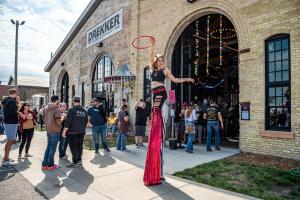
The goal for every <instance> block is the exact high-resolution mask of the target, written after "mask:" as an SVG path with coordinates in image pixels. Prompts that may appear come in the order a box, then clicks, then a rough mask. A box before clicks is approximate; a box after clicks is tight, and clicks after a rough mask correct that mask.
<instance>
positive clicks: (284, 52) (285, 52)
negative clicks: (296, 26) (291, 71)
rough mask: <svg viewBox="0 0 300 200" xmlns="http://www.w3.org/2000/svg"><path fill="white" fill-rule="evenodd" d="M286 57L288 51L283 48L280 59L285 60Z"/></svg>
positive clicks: (287, 56) (287, 57)
mask: <svg viewBox="0 0 300 200" xmlns="http://www.w3.org/2000/svg"><path fill="white" fill-rule="evenodd" d="M276 56H277V52H276ZM276 59H277V58H276ZM287 59H289V51H288V50H284V51H282V60H287Z"/></svg>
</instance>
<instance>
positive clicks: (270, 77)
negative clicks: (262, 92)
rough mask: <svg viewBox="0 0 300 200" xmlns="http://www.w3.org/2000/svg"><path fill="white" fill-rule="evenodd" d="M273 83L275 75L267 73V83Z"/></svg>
mask: <svg viewBox="0 0 300 200" xmlns="http://www.w3.org/2000/svg"><path fill="white" fill-rule="evenodd" d="M274 81H275V73H269V82H274Z"/></svg>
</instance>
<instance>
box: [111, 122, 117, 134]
mask: <svg viewBox="0 0 300 200" xmlns="http://www.w3.org/2000/svg"><path fill="white" fill-rule="evenodd" d="M111 132H112V133H113V134H116V132H117V125H116V124H114V125H112V126H111Z"/></svg>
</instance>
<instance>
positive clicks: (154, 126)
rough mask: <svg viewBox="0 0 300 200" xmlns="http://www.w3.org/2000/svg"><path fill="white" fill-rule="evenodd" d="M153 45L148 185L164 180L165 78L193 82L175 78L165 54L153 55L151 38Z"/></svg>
mask: <svg viewBox="0 0 300 200" xmlns="http://www.w3.org/2000/svg"><path fill="white" fill-rule="evenodd" d="M150 42H151V47H150V48H149V64H150V66H151V69H152V74H151V78H152V80H151V89H152V95H153V102H152V105H153V107H152V113H151V126H150V133H149V141H148V151H147V157H146V165H145V171H144V184H145V185H146V186H151V185H157V184H161V180H164V176H163V172H162V162H163V160H162V153H163V152H162V138H163V120H162V113H161V108H162V106H163V104H164V102H165V100H166V99H167V92H166V88H165V79H166V78H168V79H170V80H171V81H172V82H174V83H184V82H191V83H194V79H191V78H175V77H174V76H173V75H172V73H171V72H170V70H169V69H168V68H167V67H166V66H165V61H164V57H163V55H156V56H155V57H154V55H153V49H154V43H155V41H154V39H153V38H150Z"/></svg>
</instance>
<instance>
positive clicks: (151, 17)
mask: <svg viewBox="0 0 300 200" xmlns="http://www.w3.org/2000/svg"><path fill="white" fill-rule="evenodd" d="M116 2H117V3H116ZM121 7H124V16H123V17H124V30H123V31H122V32H120V33H117V34H115V35H114V36H111V37H109V38H108V39H106V40H105V41H104V47H103V48H97V47H96V46H93V47H90V48H86V47H85V36H86V32H87V30H89V29H90V28H91V27H93V26H94V25H96V24H98V23H99V22H101V21H102V20H103V19H104V18H105V17H107V16H109V15H110V14H111V13H112V12H114V11H116V10H118V9H119V8H121ZM299 12H300V1H299V0H278V1H272V0H248V1H240V0H198V1H196V2H195V3H192V4H190V3H188V2H187V1H186V0H164V1H161V0H151V1H150V0H116V1H113V2H112V1H109V0H106V1H104V2H103V3H101V4H100V5H99V7H98V8H97V10H96V11H95V13H94V14H93V15H92V17H91V18H90V19H89V20H88V21H87V23H86V24H85V26H84V27H83V28H82V29H81V30H80V31H79V33H78V34H77V36H76V37H75V38H74V40H73V41H72V42H71V44H70V45H69V47H68V48H67V50H66V51H65V52H64V53H63V55H62V56H61V57H60V58H59V60H58V61H57V63H56V64H55V66H54V67H53V69H52V70H51V72H50V91H52V90H55V91H56V92H57V93H58V94H59V91H60V83H61V78H62V75H63V73H64V72H65V71H67V72H68V73H69V78H70V84H69V85H70V88H71V86H72V85H75V86H76V87H75V88H76V89H75V91H76V95H80V94H81V93H80V87H79V85H81V83H82V82H85V85H86V88H85V94H86V96H85V97H86V98H85V99H86V105H87V104H88V102H89V100H90V97H91V87H92V86H91V79H92V71H93V66H94V63H95V61H96V60H97V58H98V57H99V56H100V55H101V54H103V53H107V54H108V55H111V56H112V58H113V62H114V64H115V66H118V65H119V64H120V63H119V62H120V60H125V61H130V64H131V66H132V71H133V72H134V73H135V74H136V75H137V77H136V78H137V79H136V84H135V92H134V97H133V99H132V101H131V104H133V103H134V101H135V100H136V99H138V98H141V97H142V96H143V68H144V67H145V66H147V64H148V63H147V60H148V57H147V56H148V52H147V50H144V51H142V50H139V51H138V50H136V49H134V48H132V47H131V46H130V42H131V41H132V40H133V39H134V38H135V37H136V36H137V35H141V34H148V35H153V36H154V37H155V38H156V41H157V42H156V49H155V51H156V53H163V54H164V55H165V57H166V63H167V65H168V66H171V55H172V52H173V49H174V45H175V43H176V41H177V38H178V37H179V35H180V33H181V32H182V31H183V30H184V29H185V27H187V26H188V25H189V24H190V23H191V22H192V21H194V20H195V19H197V18H198V17H201V16H203V15H206V14H209V13H221V14H223V15H225V16H226V17H227V18H228V19H230V20H231V22H232V23H233V25H234V27H235V30H236V31H237V35H238V43H239V49H245V48H250V52H248V53H243V54H240V65H239V85H240V97H239V98H240V101H241V102H244V101H250V102H251V120H250V121H241V122H240V127H241V128H240V149H241V150H242V151H247V152H255V153H262V154H271V155H277V156H283V157H288V158H295V159H300V122H299V119H300V112H299V111H300V90H299V84H300V70H299V63H300V23H299V18H300V17H299ZM279 33H287V34H290V42H291V74H292V77H291V99H292V100H291V104H292V117H291V119H292V128H291V129H292V131H291V134H294V138H292V139H283V138H272V137H262V136H261V135H260V133H261V131H264V127H265V124H264V121H265V64H264V63H265V60H264V59H265V55H264V42H265V39H267V38H268V37H270V36H272V35H275V34H279ZM62 62H64V63H65V65H64V66H63V67H61V66H60V63H62ZM169 85H170V83H167V86H168V87H169ZM70 94H71V90H70ZM70 96H71V95H70ZM132 107H133V106H131V108H132ZM131 112H133V110H131Z"/></svg>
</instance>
